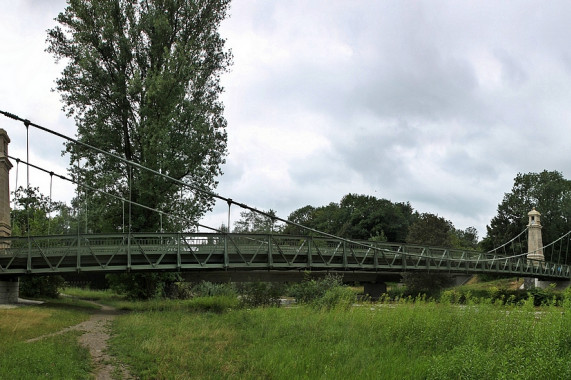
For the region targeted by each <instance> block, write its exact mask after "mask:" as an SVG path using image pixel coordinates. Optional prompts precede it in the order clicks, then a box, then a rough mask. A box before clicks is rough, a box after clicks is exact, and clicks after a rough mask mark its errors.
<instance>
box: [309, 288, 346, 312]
mask: <svg viewBox="0 0 571 380" xmlns="http://www.w3.org/2000/svg"><path fill="white" fill-rule="evenodd" d="M353 302H355V293H354V292H353V291H352V290H351V289H349V288H348V287H346V286H336V287H334V288H331V289H329V290H328V291H326V292H325V294H324V295H323V296H322V297H320V298H317V299H315V300H314V301H313V303H312V305H313V306H314V307H316V308H317V309H322V310H331V309H335V308H341V309H345V310H346V309H349V308H350V307H351V306H352V305H353Z"/></svg>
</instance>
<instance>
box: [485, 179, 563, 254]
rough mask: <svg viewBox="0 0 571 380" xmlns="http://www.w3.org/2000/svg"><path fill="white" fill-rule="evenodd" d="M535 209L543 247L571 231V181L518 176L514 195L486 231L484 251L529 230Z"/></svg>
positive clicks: (502, 205)
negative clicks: (539, 221)
mask: <svg viewBox="0 0 571 380" xmlns="http://www.w3.org/2000/svg"><path fill="white" fill-rule="evenodd" d="M533 207H535V208H536V210H537V211H539V212H540V213H541V224H542V225H543V228H542V236H543V243H544V244H547V243H549V242H552V241H554V240H556V239H557V238H559V237H560V236H562V235H563V234H565V233H566V232H568V231H569V230H571V219H570V217H571V181H569V180H568V179H565V178H564V177H563V175H562V174H561V173H560V172H558V171H547V170H544V171H542V172H541V173H527V174H522V173H519V174H518V175H517V176H516V177H515V179H514V185H513V187H512V190H511V192H509V193H506V194H505V195H504V199H503V200H502V202H501V203H500V204H499V205H498V214H497V215H496V216H495V217H493V218H492V220H491V221H490V224H489V225H488V226H487V227H486V229H487V236H486V238H485V239H484V240H483V242H482V245H483V248H484V249H486V250H490V249H493V248H494V247H497V246H498V245H500V244H502V243H504V242H507V241H509V240H510V239H512V238H513V237H514V236H517V235H518V234H519V233H520V232H521V231H523V230H524V229H525V228H526V226H527V223H528V215H527V214H528V212H529V211H531V209H532V208H533ZM526 248H527V247H526ZM546 259H548V257H546Z"/></svg>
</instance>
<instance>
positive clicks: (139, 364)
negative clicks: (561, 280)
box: [0, 284, 571, 379]
mask: <svg viewBox="0 0 571 380" xmlns="http://www.w3.org/2000/svg"><path fill="white" fill-rule="evenodd" d="M493 286H494V287H497V286H498V284H495V285H493ZM500 286H501V284H500ZM476 290H477V289H476ZM476 290H475V289H471V290H469V291H476ZM492 293H494V292H492ZM65 294H67V295H72V296H74V297H82V298H85V299H90V300H96V301H98V302H101V303H106V304H110V305H113V306H115V307H117V308H120V309H123V310H128V311H130V312H129V313H127V314H124V315H121V316H118V317H117V318H116V319H115V320H114V322H113V326H112V338H111V342H110V351H111V353H112V354H113V355H114V356H116V357H117V359H119V360H120V361H121V362H124V363H126V364H128V365H129V367H130V370H131V373H132V374H133V375H135V376H137V377H139V378H142V379H338V378H344V379H537V378H542V379H551V378H553V379H555V378H557V379H571V367H570V366H569V365H568V363H569V361H570V360H571V301H570V300H569V298H570V297H568V296H569V294H570V293H566V296H567V298H566V297H565V296H564V297H563V298H562V300H563V301H562V303H561V302H559V301H558V304H557V306H543V307H540V308H538V307H534V305H533V299H531V298H530V299H529V300H527V301H518V302H514V303H509V304H505V305H504V304H503V303H502V302H497V301H492V300H488V301H486V300H485V299H482V298H481V297H477V298H474V299H470V298H467V299H466V303H465V304H462V305H458V304H450V303H448V302H440V303H436V302H434V301H426V300H422V299H421V300H416V301H414V302H413V301H412V300H410V299H401V300H400V301H399V302H392V303H385V304H380V303H366V302H364V303H362V304H359V305H354V306H352V307H347V305H346V304H340V305H342V306H341V307H333V308H318V307H315V305H313V306H312V305H301V306H295V307H291V308H275V307H259V308H246V307H244V305H243V304H240V302H239V301H238V300H237V299H236V298H235V297H229V296H216V297H196V298H193V299H190V300H177V301H169V300H151V301H137V302H131V301H127V300H125V299H124V298H123V297H120V296H117V295H116V294H114V293H112V292H108V291H107V292H100V291H85V290H80V289H66V290H65ZM92 307H93V305H91V304H88V303H85V302H83V301H78V300H76V299H75V298H70V297H63V298H61V299H60V300H57V301H53V302H50V303H48V304H46V305H42V306H30V307H22V308H18V309H9V310H0V379H4V378H6V379H13V378H17V379H35V378H54V379H55V378H57V379H59V378H63V379H83V378H89V376H90V375H89V373H90V358H89V356H88V354H87V352H86V351H85V350H84V349H82V348H80V347H79V346H78V344H77V333H75V332H70V333H67V334H63V335H60V336H56V337H52V338H46V339H43V340H41V341H38V342H34V343H25V341H26V340H27V339H30V338H33V337H36V336H39V335H43V334H47V333H50V332H54V331H58V330H60V329H61V328H63V327H66V326H70V325H73V324H76V323H78V322H80V321H82V320H85V319H86V318H87V317H88V313H89V311H90V308H92Z"/></svg>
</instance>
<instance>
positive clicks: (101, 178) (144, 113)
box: [47, 0, 232, 232]
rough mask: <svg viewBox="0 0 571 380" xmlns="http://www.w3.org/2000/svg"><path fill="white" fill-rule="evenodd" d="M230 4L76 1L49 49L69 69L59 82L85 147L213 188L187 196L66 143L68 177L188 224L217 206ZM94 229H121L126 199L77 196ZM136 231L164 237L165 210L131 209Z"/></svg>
mask: <svg viewBox="0 0 571 380" xmlns="http://www.w3.org/2000/svg"><path fill="white" fill-rule="evenodd" d="M228 7H229V0H108V1H89V0H69V2H68V5H67V7H66V9H65V10H64V11H63V12H62V13H60V14H59V15H58V17H57V18H56V21H57V22H58V23H59V25H58V26H56V27H54V28H53V29H51V30H48V38H47V42H48V48H47V51H48V52H50V53H52V54H53V55H54V56H55V58H56V60H62V61H63V62H64V63H65V64H66V66H65V68H64V70H63V72H62V75H61V77H60V78H59V79H57V81H56V84H57V87H56V88H57V91H58V92H59V93H60V95H61V97H62V100H63V103H64V110H65V111H66V112H67V114H68V116H73V117H74V119H75V122H76V124H77V138H78V140H79V141H81V142H84V143H87V144H89V145H92V146H95V147H97V148H99V149H102V150H104V151H107V152H110V153H113V154H115V155H117V156H120V157H122V158H125V159H127V160H129V161H134V162H136V163H138V164H140V165H142V166H145V167H148V168H151V169H153V170H155V171H157V172H160V173H163V174H166V175H168V176H170V177H173V178H175V179H177V180H180V181H183V182H184V183H186V184H190V185H192V186H193V187H195V188H200V189H203V190H207V192H196V191H189V190H188V188H183V189H181V187H180V186H179V185H177V184H176V183H173V182H171V181H168V180H165V179H164V178H162V177H160V176H157V175H154V174H152V173H149V172H147V171H144V170H140V169H136V168H129V167H128V166H127V165H126V164H124V163H122V162H120V161H119V160H116V159H113V158H110V157H109V156H106V155H103V154H100V153H96V152H94V151H92V150H89V149H86V148H84V147H81V146H78V145H75V144H72V143H69V144H67V145H66V151H67V152H68V153H69V154H70V157H71V158H70V163H71V165H72V168H71V169H70V171H71V172H72V174H73V175H74V176H75V177H76V178H77V179H78V181H80V182H82V183H88V184H89V185H91V186H93V187H96V188H98V189H104V190H105V191H107V192H110V193H113V194H116V195H119V196H121V197H124V198H126V199H131V200H132V201H133V202H137V203H140V204H144V205H146V206H149V207H152V208H156V209H160V210H162V211H164V212H167V213H171V214H173V213H174V214H178V215H181V216H184V218H185V219H186V220H187V222H184V223H182V224H181V223H180V222H179V221H178V220H175V219H173V218H170V219H169V218H166V217H165V218H164V220H163V221H162V222H163V224H164V225H163V227H164V228H165V229H179V228H185V229H186V228H190V227H191V226H192V224H193V221H196V220H197V219H198V218H199V217H200V216H201V215H203V214H204V212H206V211H207V210H209V209H210V208H211V207H212V204H213V199H212V197H211V195H210V194H209V193H208V191H211V190H212V189H214V188H215V187H216V185H217V182H216V177H217V176H218V175H220V174H222V173H221V169H220V166H221V164H223V163H224V157H225V155H226V120H225V119H224V116H223V110H224V107H223V105H222V103H221V101H220V99H219V95H220V93H221V92H222V91H223V88H222V86H221V85H220V75H221V74H222V73H223V72H225V71H227V70H228V67H229V66H230V64H231V59H232V57H231V53H230V52H229V51H228V50H225V48H224V43H225V40H224V39H223V38H222V37H221V36H220V34H219V31H218V29H219V26H220V23H221V22H222V20H224V18H225V17H226V15H227V11H228ZM76 202H77V203H78V204H81V205H82V209H86V210H87V212H88V213H89V218H88V220H90V226H89V228H90V229H91V230H92V231H94V232H102V231H117V230H120V229H121V228H122V227H121V225H122V223H123V222H122V221H123V219H124V216H123V211H124V210H125V211H126V212H128V210H127V206H124V205H123V204H122V202H120V201H116V200H113V199H110V198H105V197H104V196H102V195H98V194H93V193H81V194H79V196H78V198H77V199H76ZM131 217H132V228H133V230H135V231H157V230H158V229H159V226H160V219H161V217H160V216H159V214H157V213H154V212H151V211H149V210H146V209H143V208H140V207H136V206H133V207H132V209H131Z"/></svg>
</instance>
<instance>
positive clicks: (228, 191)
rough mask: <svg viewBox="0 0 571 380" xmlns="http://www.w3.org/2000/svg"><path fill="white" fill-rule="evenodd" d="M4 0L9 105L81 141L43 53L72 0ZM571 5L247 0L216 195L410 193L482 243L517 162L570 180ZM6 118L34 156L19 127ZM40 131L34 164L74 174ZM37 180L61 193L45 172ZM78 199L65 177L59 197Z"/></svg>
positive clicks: (220, 212) (299, 199)
mask: <svg viewBox="0 0 571 380" xmlns="http://www.w3.org/2000/svg"><path fill="white" fill-rule="evenodd" d="M0 3H1V4H2V12H0V69H1V70H0V109H1V110H4V111H9V112H12V113H15V114H17V115H19V116H21V117H24V118H28V119H30V120H32V121H34V122H36V123H38V124H41V125H44V126H46V127H49V128H52V129H55V130H57V131H60V132H62V133H65V134H68V135H70V136H73V135H74V133H75V129H74V125H73V122H72V121H71V120H67V119H66V117H65V115H64V114H63V112H62V111H61V103H60V101H59V95H58V94H56V93H52V92H50V89H51V88H53V87H54V80H55V79H56V78H57V77H58V76H59V73H60V71H61V69H62V67H61V66H59V67H58V66H57V65H55V63H54V61H53V58H52V57H51V55H50V54H48V53H46V52H45V51H44V50H45V47H46V44H45V39H46V33H45V31H46V29H48V28H51V27H53V26H54V25H55V22H54V21H53V18H54V17H55V16H56V15H57V13H59V12H60V11H62V10H63V8H64V7H65V2H64V1H61V0H52V1H48V0H19V1H12V0H0ZM569 15H571V3H569V2H566V1H550V2H544V1H520V2H517V3H515V2H498V1H495V0H493V1H473V2H469V1H462V2H459V1H362V0H360V1H349V0H347V1H331V0H329V1H307V0H303V1H301V0H300V1H293V0H290V1H277V0H276V1H269V0H259V1H245V0H236V1H235V2H234V3H233V4H232V6H231V10H230V18H229V19H228V20H226V21H225V22H224V24H223V27H222V30H221V33H222V35H223V36H224V37H225V38H227V46H228V47H229V48H231V49H232V52H233V54H234V65H233V67H232V71H231V72H230V73H228V74H225V75H224V77H223V84H224V86H225V89H226V91H225V93H224V94H223V95H222V99H223V101H224V104H225V106H226V112H225V115H226V118H227V120H228V129H227V132H228V151H229V155H228V157H227V163H226V164H225V165H224V167H223V171H224V173H225V174H224V175H223V176H222V177H221V178H220V185H219V187H218V189H217V190H216V191H217V192H218V193H220V194H221V195H223V196H225V197H230V198H233V199H234V200H236V201H239V202H242V203H247V204H249V205H252V206H254V207H257V208H259V209H264V210H268V209H273V210H276V211H277V213H278V215H279V216H281V217H283V218H287V216H288V215H289V214H290V212H292V211H294V210H296V209H298V208H300V207H303V206H305V205H308V204H309V205H313V206H322V205H326V204H328V203H330V202H339V201H340V200H341V198H342V197H343V195H345V194H348V193H357V194H366V195H372V196H375V197H378V198H386V199H389V200H391V201H393V202H407V201H409V202H410V203H411V205H412V206H413V207H414V209H416V210H418V211H419V212H431V213H435V214H438V215H440V216H443V217H445V218H447V219H449V220H451V221H452V222H453V223H454V225H455V226H456V227H457V228H462V229H464V228H466V227H469V226H475V227H476V228H477V229H478V230H479V233H480V238H481V237H484V236H485V226H486V224H489V222H490V220H491V218H492V217H494V216H495V215H496V209H497V206H498V204H499V203H500V202H501V200H502V198H503V195H504V193H506V192H509V191H510V190H511V187H512V185H513V179H514V177H515V176H516V174H517V173H518V172H522V173H527V172H539V171H542V170H544V169H547V170H558V171H560V172H562V173H563V175H564V176H565V177H567V178H569V174H570V172H569V168H570V165H571V154H569V153H568V152H569V142H571V128H570V126H569V121H570V120H571V107H570V105H571V43H569V37H570V36H571V23H570V22H569ZM0 127H1V128H4V129H6V130H7V131H8V133H9V135H10V137H11V138H12V144H11V153H12V154H13V155H18V156H20V157H22V158H23V159H25V129H24V128H23V127H22V125H21V123H16V122H13V121H11V120H10V119H6V118H4V117H2V118H0ZM30 141H31V147H32V148H31V160H32V162H36V163H40V162H41V163H43V164H44V166H49V167H50V168H51V169H50V170H54V171H55V172H60V173H62V174H63V173H65V170H66V169H65V168H66V165H67V159H66V158H65V157H64V158H62V157H60V151H61V141H59V140H57V139H53V138H50V137H49V136H47V135H46V134H43V133H40V132H37V131H33V130H32V131H31V133H30ZM18 173H19V174H18V176H19V178H18V183H19V184H25V182H23V181H25V168H23V167H20V168H19V170H18ZM11 174H12V177H11V181H12V183H11V187H13V186H14V184H15V175H16V170H15V168H14V169H13V170H12V173H11ZM32 184H33V185H34V184H37V185H41V186H42V187H43V192H44V193H47V192H49V176H48V175H44V176H41V175H39V174H34V175H33V177H32ZM72 195H73V188H72V187H71V186H66V185H65V184H62V183H61V182H59V183H57V184H56V183H54V197H55V198H56V199H69V198H70V197H71V196H72ZM226 210H227V205H226V204H220V205H219V206H217V207H216V208H215V212H214V213H212V214H210V215H209V216H208V217H207V218H205V220H204V222H205V223H207V224H209V225H212V226H213V227H218V226H220V225H221V224H222V223H225V222H226V220H227V214H226ZM239 211H240V209H237V208H234V207H233V210H232V220H233V222H234V221H235V220H236V219H238V217H239ZM539 211H543V210H539Z"/></svg>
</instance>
